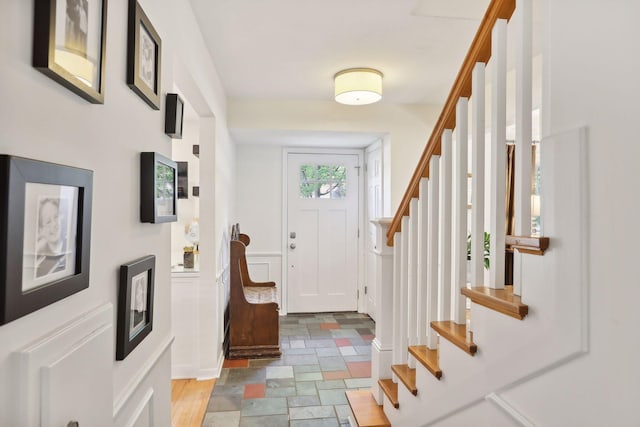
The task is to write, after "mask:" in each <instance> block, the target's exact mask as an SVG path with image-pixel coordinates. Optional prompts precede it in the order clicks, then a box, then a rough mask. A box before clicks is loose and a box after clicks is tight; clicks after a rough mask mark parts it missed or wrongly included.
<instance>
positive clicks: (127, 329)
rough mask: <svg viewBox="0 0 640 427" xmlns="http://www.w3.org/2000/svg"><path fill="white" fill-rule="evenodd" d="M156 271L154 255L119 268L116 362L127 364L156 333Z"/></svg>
mask: <svg viewBox="0 0 640 427" xmlns="http://www.w3.org/2000/svg"><path fill="white" fill-rule="evenodd" d="M155 267H156V257H155V256H154V255H149V256H146V257H144V258H140V259H137V260H135V261H132V262H130V263H128V264H124V265H121V266H120V287H119V290H118V331H117V342H116V360H124V358H125V357H127V355H128V354H129V353H131V352H132V351H133V349H134V348H136V346H137V345H138V344H140V343H141V342H142V340H144V339H145V337H146V336H147V335H149V333H150V332H151V330H152V329H153V284H154V280H155Z"/></svg>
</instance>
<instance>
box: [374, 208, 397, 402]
mask: <svg viewBox="0 0 640 427" xmlns="http://www.w3.org/2000/svg"><path fill="white" fill-rule="evenodd" d="M392 220H393V218H377V219H374V220H372V221H371V223H372V224H374V225H375V226H376V246H375V249H374V252H375V255H376V258H375V260H376V290H377V292H376V307H377V315H376V337H375V339H374V340H373V342H372V343H371V390H372V392H373V397H374V398H375V399H376V401H377V402H378V405H382V399H383V396H382V390H381V389H380V386H379V385H378V380H379V379H381V378H382V379H385V378H391V362H392V353H393V247H390V246H387V231H388V230H389V226H390V225H391V221H392Z"/></svg>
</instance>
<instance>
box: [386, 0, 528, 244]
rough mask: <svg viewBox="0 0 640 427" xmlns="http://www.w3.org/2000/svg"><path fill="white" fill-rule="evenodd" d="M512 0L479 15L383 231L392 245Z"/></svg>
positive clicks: (498, 0)
mask: <svg viewBox="0 0 640 427" xmlns="http://www.w3.org/2000/svg"><path fill="white" fill-rule="evenodd" d="M515 7H516V2H515V0H492V1H491V4H490V5H489V8H488V9H487V12H486V13H485V15H484V18H482V22H481V23H480V27H479V28H478V31H477V32H476V36H475V38H474V39H473V43H472V44H471V47H470V48H469V51H468V52H467V56H466V57H465V59H464V62H463V63H462V67H461V68H460V71H459V72H458V76H457V77H456V80H455V82H454V84H453V87H452V88H451V92H449V97H448V98H447V102H446V103H445V104H444V107H443V109H442V112H441V113H440V117H439V118H438V121H437V122H436V125H435V127H434V129H433V132H432V133H431V137H430V138H429V142H428V143H427V146H426V147H425V149H424V151H423V152H422V156H421V157H420V160H419V161H418V165H417V166H416V170H415V171H414V172H413V176H412V177H411V181H409V186H408V187H407V191H406V192H405V193H404V197H403V198H402V201H401V202H400V206H398V210H397V211H396V215H395V216H394V217H393V221H392V222H391V226H390V227H389V231H388V233H387V245H389V246H393V235H394V234H395V233H396V232H399V231H401V224H402V217H403V216H407V215H409V204H410V203H411V199H413V198H415V197H418V188H419V184H420V180H421V179H422V178H423V177H424V178H427V177H429V161H430V160H431V156H433V155H440V153H441V138H442V133H443V132H444V130H445V129H454V128H455V126H456V104H457V102H458V99H459V98H460V97H467V98H468V97H470V96H471V73H472V71H473V67H474V66H475V64H476V63H477V62H483V63H485V64H486V63H487V62H488V61H489V58H491V31H492V30H493V25H494V24H495V23H496V21H497V20H498V19H507V20H509V19H510V18H511V15H512V14H513V11H514V10H515Z"/></svg>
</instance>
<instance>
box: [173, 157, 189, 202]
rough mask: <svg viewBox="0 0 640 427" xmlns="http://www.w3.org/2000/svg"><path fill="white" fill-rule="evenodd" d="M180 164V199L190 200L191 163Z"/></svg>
mask: <svg viewBox="0 0 640 427" xmlns="http://www.w3.org/2000/svg"><path fill="white" fill-rule="evenodd" d="M176 163H177V164H178V199H188V198H189V162H176Z"/></svg>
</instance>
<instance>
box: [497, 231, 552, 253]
mask: <svg viewBox="0 0 640 427" xmlns="http://www.w3.org/2000/svg"><path fill="white" fill-rule="evenodd" d="M505 244H506V245H507V246H511V248H513V249H516V250H517V251H518V252H522V253H525V254H531V255H544V252H545V251H546V250H547V249H548V248H549V238H548V237H533V236H506V238H505Z"/></svg>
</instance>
